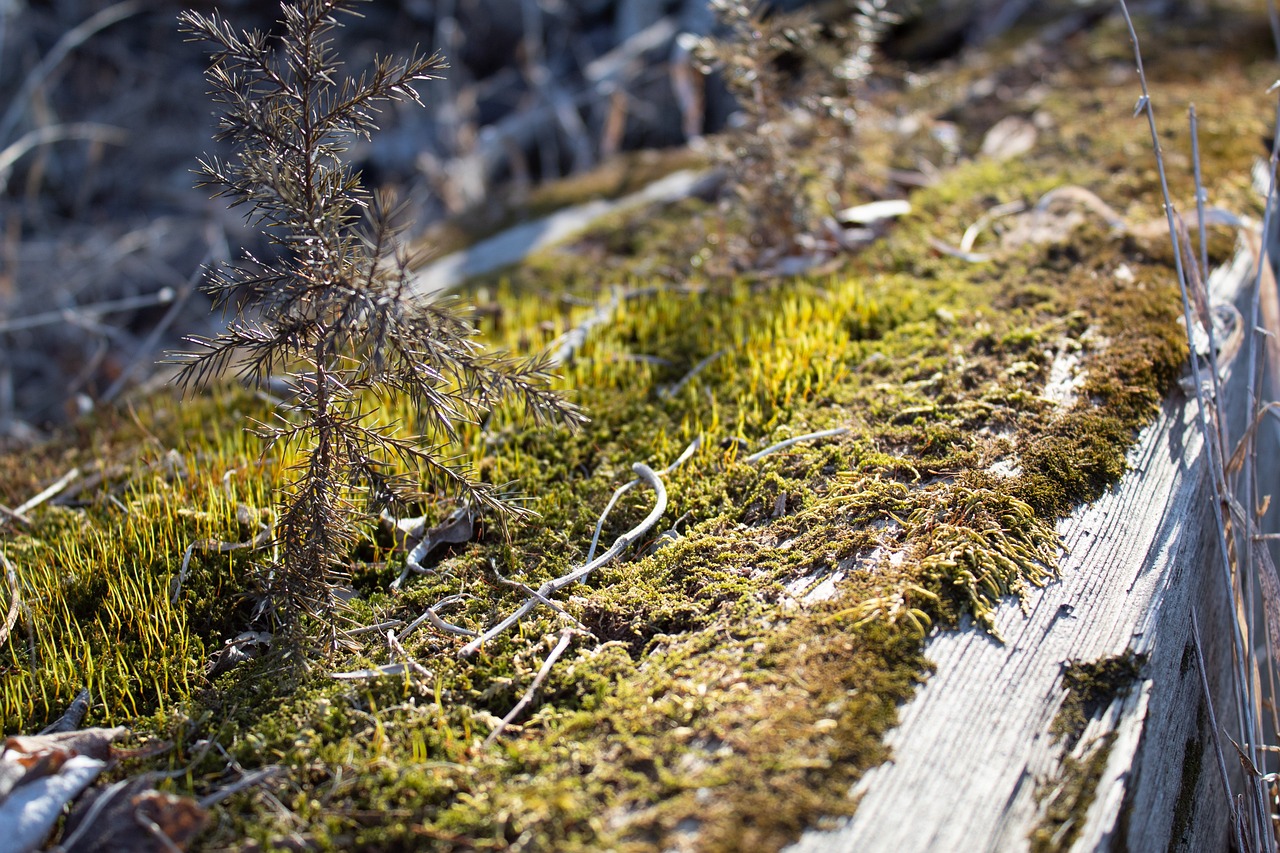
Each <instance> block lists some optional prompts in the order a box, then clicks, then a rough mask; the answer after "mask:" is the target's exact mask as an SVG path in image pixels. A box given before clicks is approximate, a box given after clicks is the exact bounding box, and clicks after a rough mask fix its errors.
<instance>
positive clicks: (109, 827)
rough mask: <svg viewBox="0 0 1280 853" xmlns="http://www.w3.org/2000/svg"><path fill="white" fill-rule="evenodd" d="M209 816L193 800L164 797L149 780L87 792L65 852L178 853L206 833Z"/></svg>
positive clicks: (70, 823)
mask: <svg viewBox="0 0 1280 853" xmlns="http://www.w3.org/2000/svg"><path fill="white" fill-rule="evenodd" d="M208 819H209V814H208V812H207V811H206V810H205V809H204V808H203V807H201V806H200V804H199V803H197V802H196V801H195V800H193V799H191V798H190V797H179V796H176V795H174V794H164V793H161V792H159V791H157V790H155V789H153V788H151V787H150V781H149V780H148V779H147V778H146V777H139V778H137V779H132V780H129V781H128V782H126V783H123V784H119V783H118V784H117V785H113V786H111V787H110V788H107V789H106V790H102V791H91V792H89V793H88V794H86V795H85V796H84V797H83V798H82V799H81V801H80V802H79V803H77V804H76V807H75V809H74V810H73V811H72V813H71V815H70V816H69V817H68V818H67V831H66V834H65V836H64V839H63V842H62V848H63V851H64V853H115V851H120V850H128V851H133V852H134V853H172V851H173V850H175V849H177V850H185V849H187V847H188V846H189V845H190V843H191V841H192V840H193V839H194V838H195V837H196V836H197V835H198V834H199V833H200V831H201V830H202V829H204V826H205V824H206V823H207V822H208Z"/></svg>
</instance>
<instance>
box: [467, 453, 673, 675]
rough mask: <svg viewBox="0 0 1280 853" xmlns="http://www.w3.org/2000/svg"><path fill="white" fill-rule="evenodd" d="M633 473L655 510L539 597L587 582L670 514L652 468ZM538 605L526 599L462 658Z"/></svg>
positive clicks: (545, 586)
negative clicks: (651, 494) (651, 495)
mask: <svg viewBox="0 0 1280 853" xmlns="http://www.w3.org/2000/svg"><path fill="white" fill-rule="evenodd" d="M631 469H632V470H633V471H635V472H636V473H637V474H638V475H640V479H642V480H644V481H645V483H647V484H648V485H649V487H650V488H652V489H653V491H654V494H655V496H656V499H655V501H654V507H653V509H652V510H651V511H650V512H649V514H648V515H647V516H645V518H644V520H643V521H641V522H640V523H639V524H637V525H636V526H635V527H633V528H632V529H631V530H628V531H627V532H626V533H623V534H622V535H621V536H619V537H618V538H617V539H616V540H614V543H613V546H612V547H611V548H609V550H608V551H605V552H604V553H603V554H601V555H600V556H599V557H597V558H596V559H595V560H592V561H591V562H589V563H587V564H586V565H584V566H581V567H580V568H577V569H575V570H573V571H572V572H569V573H568V574H565V575H561V576H560V577H558V578H555V579H554V580H549V581H547V582H546V583H544V584H543V585H542V586H540V587H538V593H539V594H540V595H542V596H548V595H551V594H552V593H553V592H558V591H559V590H561V589H564V588H565V587H566V586H570V585H571V584H575V583H577V582H578V581H581V580H585V579H586V578H587V577H588V576H589V575H590V574H591V573H592V572H594V571H595V570H596V569H598V568H600V567H601V566H603V565H605V564H607V563H609V562H610V561H612V560H613V559H614V558H615V557H617V556H618V555H619V554H621V553H622V552H623V551H625V550H626V549H627V548H629V547H630V546H631V544H632V543H633V542H635V540H636V539H638V538H640V537H641V536H643V535H644V534H645V533H647V532H648V531H649V530H650V529H651V528H652V527H653V526H654V525H655V524H657V523H658V519H659V518H661V517H662V514H663V513H664V512H666V511H667V490H666V488H665V487H664V486H663V484H662V480H661V478H659V477H658V475H657V474H656V473H655V472H654V471H653V469H652V468H650V467H649V466H648V465H645V464H644V463H642V462H637V463H636V464H635V465H632V466H631ZM539 603H540V602H539V601H538V600H537V599H535V598H530V599H527V600H526V601H525V603H524V604H522V605H521V606H520V607H518V608H517V609H516V610H515V612H514V613H512V614H511V615H510V616H508V617H507V618H506V619H503V620H502V621H501V622H499V623H498V624H497V625H495V626H493V627H492V628H490V629H489V630H488V631H485V632H484V633H483V634H481V635H480V636H479V637H476V638H475V639H474V640H472V641H471V642H470V643H467V644H466V645H465V646H463V647H462V649H460V650H459V652H458V654H459V656H461V657H469V656H471V655H473V654H475V653H476V652H477V651H478V650H479V649H480V648H481V647H482V646H483V645H484V644H485V643H486V642H488V641H489V640H492V639H493V638H494V637H497V636H499V635H500V634H502V633H503V632H504V631H506V630H507V629H508V628H510V627H511V626H512V625H514V624H516V623H517V622H519V621H520V619H522V618H523V617H524V616H525V615H526V614H527V613H529V612H530V611H531V610H533V608H534V607H536V606H537V605H538V604H539Z"/></svg>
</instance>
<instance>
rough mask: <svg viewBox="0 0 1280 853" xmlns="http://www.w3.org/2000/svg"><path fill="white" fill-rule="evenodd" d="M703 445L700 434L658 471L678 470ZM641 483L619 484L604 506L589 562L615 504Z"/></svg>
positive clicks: (589, 553)
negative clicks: (605, 521) (673, 460)
mask: <svg viewBox="0 0 1280 853" xmlns="http://www.w3.org/2000/svg"><path fill="white" fill-rule="evenodd" d="M701 446H702V436H698V437H697V438H695V439H694V440H693V441H691V442H689V446H688V447H686V448H685V449H684V452H683V453H681V454H680V455H679V456H678V457H676V461H675V462H672V463H671V464H670V465H668V466H667V467H666V468H663V469H662V470H661V471H659V472H658V474H660V475H661V476H664V477H665V476H666V475H668V474H670V473H671V472H672V471H674V470H676V469H677V468H679V467H680V466H681V465H683V464H684V463H686V462H688V461H689V457H691V456H693V454H694V452H695V451H697V449H698V448H699V447H701ZM639 484H640V480H639V479H635V480H631V481H630V482H627V483H623V484H622V485H621V486H619V487H618V488H617V489H615V490H614V492H613V497H611V498H609V503H608V505H607V506H606V507H605V508H604V512H602V513H600V518H599V519H597V520H596V532H595V533H594V534H593V535H592V537H591V547H590V548H588V549H587V562H588V563H590V562H591V561H592V560H593V559H595V556H596V546H597V545H599V544H600V533H601V531H603V530H604V520H605V519H606V518H608V517H609V513H610V512H611V511H612V510H613V507H614V505H615V504H616V503H617V502H618V498H620V497H622V496H623V495H624V494H626V493H627V492H628V491H630V490H631V489H633V488H634V487H635V486H637V485H639Z"/></svg>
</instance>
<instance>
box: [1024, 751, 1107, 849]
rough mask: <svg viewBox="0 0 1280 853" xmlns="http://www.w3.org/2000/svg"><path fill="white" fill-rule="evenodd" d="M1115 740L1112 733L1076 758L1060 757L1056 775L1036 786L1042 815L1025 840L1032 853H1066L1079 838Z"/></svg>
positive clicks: (1069, 756)
mask: <svg viewBox="0 0 1280 853" xmlns="http://www.w3.org/2000/svg"><path fill="white" fill-rule="evenodd" d="M1115 739H1116V736H1115V733H1114V732H1113V733H1111V734H1107V735H1103V736H1102V737H1101V738H1098V739H1097V740H1096V741H1094V742H1093V743H1091V744H1090V745H1089V747H1088V749H1086V750H1085V751H1084V755H1083V757H1080V758H1076V757H1074V756H1071V755H1064V756H1063V758H1062V764H1061V765H1060V767H1059V770H1058V775H1057V776H1056V777H1055V778H1054V779H1052V780H1050V781H1047V782H1044V783H1042V784H1041V785H1040V786H1038V787H1037V789H1036V800H1037V802H1039V803H1040V807H1041V808H1042V809H1043V810H1044V815H1043V816H1042V817H1041V820H1040V823H1039V824H1038V825H1037V826H1036V828H1035V830H1033V831H1032V833H1031V835H1030V837H1029V841H1030V842H1031V850H1032V853H1059V851H1066V850H1070V849H1071V846H1072V845H1073V844H1074V843H1075V841H1076V839H1077V838H1079V837H1080V831H1081V830H1082V829H1084V820H1085V815H1086V814H1088V812H1089V806H1091V805H1093V801H1094V799H1095V797H1096V796H1097V790H1098V782H1099V781H1100V780H1101V779H1102V773H1103V771H1105V770H1106V767H1107V759H1108V758H1110V757H1111V747H1112V746H1113V745H1114V743H1115Z"/></svg>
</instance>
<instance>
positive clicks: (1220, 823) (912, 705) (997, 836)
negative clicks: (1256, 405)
mask: <svg viewBox="0 0 1280 853" xmlns="http://www.w3.org/2000/svg"><path fill="white" fill-rule="evenodd" d="M1252 278H1253V273H1252V262H1251V255H1250V254H1249V253H1248V252H1245V251H1242V252H1241V253H1239V254H1238V255H1237V257H1236V259H1235V260H1234V261H1233V262H1232V264H1231V265H1229V266H1227V267H1223V268H1222V269H1220V270H1218V271H1217V272H1216V273H1215V274H1214V277H1213V279H1212V280H1211V286H1212V288H1213V293H1214V295H1215V298H1216V299H1217V300H1221V301H1228V302H1235V301H1237V299H1238V298H1239V294H1240V293H1242V292H1243V291H1244V289H1245V288H1246V286H1247V285H1249V284H1251V282H1252ZM1243 372H1244V371H1243V370H1239V371H1235V373H1236V374H1237V377H1236V378H1237V379H1238V378H1239V374H1243ZM1226 387H1227V388H1228V390H1229V392H1238V391H1239V390H1240V389H1239V382H1235V383H1232V382H1231V381H1230V379H1228V382H1227V385H1226ZM1242 396H1243V394H1241V393H1235V394H1234V397H1231V396H1229V399H1234V398H1238V397H1242ZM1233 426H1234V423H1233ZM1233 432H1235V433H1237V434H1238V430H1233ZM1202 450H1203V441H1202V436H1201V431H1200V425H1199V422H1198V410H1197V405H1196V402H1195V400H1194V399H1190V400H1188V399H1187V398H1186V397H1185V396H1184V395H1183V394H1182V393H1181V392H1178V391H1175V392H1174V394H1173V395H1172V396H1171V398H1170V399H1168V400H1166V402H1165V404H1164V406H1163V409H1162V411H1161V414H1160V417H1159V419H1158V420H1157V421H1156V422H1155V423H1154V424H1152V425H1151V426H1149V427H1148V428H1147V429H1146V430H1144V431H1143V433H1142V435H1141V436H1140V439H1139V442H1138V444H1137V445H1136V446H1135V447H1134V448H1133V449H1132V450H1131V452H1130V454H1129V465H1130V470H1129V472H1128V473H1127V474H1126V475H1125V477H1124V478H1123V480H1122V481H1121V482H1120V483H1119V484H1118V485H1117V486H1116V487H1115V488H1114V489H1112V490H1111V492H1109V493H1108V494H1106V495H1105V496H1103V497H1102V498H1101V499H1100V500H1098V501H1096V502H1094V503H1092V504H1090V505H1088V506H1086V507H1083V508H1082V509H1080V510H1079V511H1077V512H1076V513H1075V514H1074V515H1073V516H1071V517H1070V518H1068V519H1066V520H1064V521H1063V522H1062V523H1061V524H1060V525H1059V531H1060V533H1061V534H1062V536H1063V540H1064V542H1065V543H1066V546H1067V548H1068V549H1069V552H1068V553H1067V555H1066V556H1065V557H1064V558H1063V560H1062V575H1061V579H1060V580H1058V581H1056V582H1053V583H1050V584H1049V585H1048V586H1046V587H1044V588H1043V589H1035V590H1033V591H1032V592H1031V595H1030V597H1029V598H1028V601H1027V605H1028V613H1027V614H1026V615H1024V614H1023V613H1022V612H1021V610H1020V609H1019V608H1018V606H1017V604H1016V603H1014V602H1009V603H1007V604H1006V605H1005V606H1003V607H1002V608H1001V609H1000V611H999V613H998V615H997V625H998V627H999V630H1000V631H1001V633H1002V634H1003V635H1004V636H1005V637H1006V638H1007V642H1006V643H1005V644H1003V645H1002V644H1000V643H999V642H997V641H996V640H994V639H993V638H992V637H990V636H989V635H987V634H986V633H984V632H983V631H981V630H980V629H979V628H977V627H975V626H972V625H970V626H967V627H966V628H964V629H963V630H959V631H943V632H940V633H938V634H937V635H936V636H934V637H933V638H932V639H931V640H930V641H929V644H928V648H927V654H928V656H929V658H930V659H931V660H932V661H934V662H935V663H936V665H937V670H936V672H935V674H934V675H932V676H931V677H930V678H929V680H928V682H927V683H926V684H925V685H923V686H922V687H921V688H920V690H919V692H918V693H917V695H916V696H915V698H914V699H912V700H911V701H910V702H909V703H907V704H906V705H905V706H904V707H903V708H902V709H901V714H902V720H901V724H900V725H899V726H898V728H897V729H895V730H893V731H892V732H890V734H889V736H888V737H887V742H888V744H889V745H890V746H891V748H892V750H893V758H892V760H890V761H889V762H887V763H885V764H883V765H881V766H879V767H877V768H874V769H873V770H871V771H870V772H869V773H868V774H867V775H866V776H865V777H863V779H862V780H861V782H860V783H859V784H858V785H857V787H856V788H855V790H854V792H853V794H854V796H857V797H859V798H860V802H859V805H858V810H857V812H856V814H855V815H854V816H853V817H852V818H851V819H849V820H848V821H846V822H845V823H843V825H841V826H840V827H838V828H837V829H835V830H833V831H825V832H822V831H810V832H808V833H806V835H805V836H804V837H803V838H802V839H801V840H800V841H799V842H798V843H796V844H795V845H793V846H791V847H790V848H788V850H789V851H790V853H820V852H821V853H852V851H858V853H876V851H886V853H890V851H891V852H892V853H910V851H941V850H970V851H979V850H987V851H1017V850H1026V849H1029V847H1030V841H1029V839H1028V836H1029V834H1030V833H1031V832H1032V831H1033V830H1034V829H1035V827H1036V826H1037V824H1038V823H1039V821H1040V819H1041V810H1040V806H1039V805H1038V803H1037V799H1036V788H1037V786H1038V783H1040V782H1042V781H1045V780H1047V779H1050V778H1051V777H1053V776H1055V775H1056V774H1057V772H1058V769H1059V766H1060V762H1061V757H1062V747H1061V746H1060V745H1059V744H1057V743H1055V741H1054V738H1053V736H1052V735H1051V734H1050V732H1049V727H1050V724H1051V722H1052V721H1053V719H1054V716H1055V715H1056V714H1057V712H1058V709H1059V708H1060V707H1061V705H1062V702H1063V699H1064V698H1065V696H1066V693H1065V691H1064V690H1063V687H1062V674H1063V667H1064V664H1066V663H1067V662H1069V661H1071V660H1082V661H1093V660H1097V659H1099V658H1103V657H1107V656H1112V655H1119V654H1122V653H1124V652H1125V651H1126V650H1132V651H1134V652H1137V653H1140V654H1145V655H1147V656H1148V660H1147V663H1146V665H1145V666H1144V667H1143V670H1142V676H1141V679H1140V680H1139V681H1138V682H1137V683H1136V684H1135V685H1134V686H1133V688H1132V689H1131V690H1130V692H1129V694H1128V695H1127V696H1126V697H1124V698H1122V699H1117V700H1116V701H1113V702H1112V703H1111V705H1110V707H1108V708H1107V709H1106V711H1105V712H1104V713H1103V715H1102V717H1101V719H1098V718H1095V719H1093V720H1092V721H1091V722H1090V724H1089V727H1088V729H1087V730H1086V731H1085V733H1084V736H1083V737H1082V738H1081V739H1080V743H1079V744H1078V745H1077V747H1076V755H1077V757H1078V756H1079V755H1080V754H1081V752H1082V751H1083V750H1084V749H1086V748H1087V747H1088V746H1089V745H1090V744H1091V743H1094V742H1096V741H1097V739H1098V738H1099V737H1102V736H1105V735H1107V734H1108V733H1114V735H1115V740H1114V742H1113V744H1112V748H1111V753H1110V756H1109V758H1108V759H1107V763H1106V767H1105V770H1104V771H1103V774H1102V779H1101V781H1100V783H1099V784H1098V785H1097V787H1096V797H1095V798H1094V800H1093V803H1092V804H1091V805H1090V807H1089V809H1088V812H1087V815H1086V816H1085V826H1084V828H1083V830H1082V832H1081V835H1080V837H1079V838H1078V839H1077V841H1076V842H1075V844H1074V845H1073V846H1072V848H1071V849H1073V850H1096V849H1115V848H1122V847H1123V845H1125V844H1127V848H1128V850H1130V851H1143V850H1161V851H1163V850H1165V849H1185V850H1216V849H1225V845H1226V842H1227V823H1226V801H1225V797H1224V795H1223V793H1222V785H1221V782H1220V779H1219V774H1218V773H1217V768H1216V764H1215V759H1214V757H1213V752H1212V747H1211V745H1210V742H1209V740H1208V738H1207V734H1208V733H1207V732H1206V731H1203V730H1201V728H1200V724H1198V723H1197V712H1198V709H1199V708H1200V705H1201V704H1202V703H1201V697H1202V695H1203V690H1202V689H1201V686H1200V680H1199V673H1198V670H1197V668H1196V666H1195V664H1194V662H1193V661H1194V658H1191V661H1192V662H1191V663H1190V665H1188V658H1187V657H1185V656H1184V654H1185V653H1186V652H1187V651H1188V650H1189V649H1190V642H1191V640H1190V637H1191V609H1192V607H1195V608H1196V610H1197V612H1198V614H1199V620H1200V627H1201V633H1202V637H1203V638H1204V642H1205V646H1206V648H1205V649H1204V651H1205V655H1206V670H1207V671H1208V673H1209V676H1210V684H1211V690H1212V691H1213V692H1214V695H1215V708H1216V710H1217V713H1218V716H1219V719H1220V720H1222V721H1224V723H1226V724H1228V725H1229V723H1227V721H1228V720H1230V719H1231V714H1230V710H1229V709H1230V707H1231V705H1230V704H1229V701H1228V699H1227V696H1228V693H1227V691H1228V689H1229V682H1228V681H1227V679H1226V677H1225V676H1226V673H1227V668H1228V667H1229V666H1230V665H1231V663H1230V661H1231V653H1230V639H1229V638H1230V635H1229V634H1228V633H1227V632H1228V631H1229V630H1231V629H1230V628H1229V624H1230V623H1229V618H1230V617H1229V608H1228V606H1227V593H1226V584H1227V581H1226V580H1225V575H1224V571H1223V568H1222V566H1221V563H1220V561H1219V560H1218V559H1217V554H1218V545H1217V536H1216V533H1215V528H1214V523H1213V519H1212V514H1211V510H1210V501H1209V495H1210V486H1209V481H1208V470H1207V461H1206V457H1205V454H1204V453H1202ZM1228 748H1229V745H1228ZM1188 749H1191V750H1195V749H1199V750H1201V752H1202V755H1201V756H1200V758H1201V767H1202V768H1203V769H1202V771H1201V772H1200V773H1199V776H1198V779H1197V784H1196V787H1195V789H1194V794H1193V795H1192V796H1191V797H1190V798H1189V799H1188V798H1187V795H1186V794H1184V795H1183V797H1182V799H1183V802H1181V803H1179V802H1178V800H1179V794H1180V791H1181V787H1182V775H1183V766H1184V763H1183V762H1184V753H1185V751H1186V750H1188ZM1179 806H1181V807H1184V808H1190V809H1192V810H1193V811H1192V812H1191V813H1190V814H1191V821H1190V823H1189V828H1187V829H1186V830H1185V831H1184V832H1183V833H1181V838H1180V841H1179V840H1178V839H1171V835H1172V833H1173V831H1174V815H1175V813H1176V812H1177V810H1178V808H1179ZM1171 840H1173V841H1174V842H1175V844H1174V845H1173V846H1170V841H1171Z"/></svg>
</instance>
